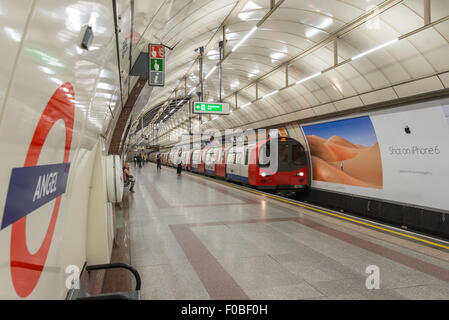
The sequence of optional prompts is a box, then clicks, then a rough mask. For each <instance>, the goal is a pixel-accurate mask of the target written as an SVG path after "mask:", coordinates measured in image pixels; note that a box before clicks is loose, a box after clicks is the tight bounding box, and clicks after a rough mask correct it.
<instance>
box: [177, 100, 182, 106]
mask: <svg viewBox="0 0 449 320" xmlns="http://www.w3.org/2000/svg"><path fill="white" fill-rule="evenodd" d="M183 102H184V99H182V100H181V101H179V102H178V105H177V107H179V106H180V105H181V104H182V103H183Z"/></svg>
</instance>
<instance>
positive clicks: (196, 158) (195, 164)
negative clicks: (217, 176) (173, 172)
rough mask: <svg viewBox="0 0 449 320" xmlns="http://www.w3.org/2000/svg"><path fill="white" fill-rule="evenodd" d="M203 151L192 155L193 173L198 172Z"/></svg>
mask: <svg viewBox="0 0 449 320" xmlns="http://www.w3.org/2000/svg"><path fill="white" fill-rule="evenodd" d="M200 153H201V150H195V151H194V152H193V154H192V171H198V165H199V163H200Z"/></svg>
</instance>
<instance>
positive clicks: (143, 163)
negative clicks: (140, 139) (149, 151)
mask: <svg viewBox="0 0 449 320" xmlns="http://www.w3.org/2000/svg"><path fill="white" fill-rule="evenodd" d="M142 166H145V153H142Z"/></svg>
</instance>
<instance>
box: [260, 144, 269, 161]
mask: <svg viewBox="0 0 449 320" xmlns="http://www.w3.org/2000/svg"><path fill="white" fill-rule="evenodd" d="M258 158H259V159H258V166H259V167H268V166H270V143H268V142H267V143H265V144H264V145H262V147H260V149H259V157H258Z"/></svg>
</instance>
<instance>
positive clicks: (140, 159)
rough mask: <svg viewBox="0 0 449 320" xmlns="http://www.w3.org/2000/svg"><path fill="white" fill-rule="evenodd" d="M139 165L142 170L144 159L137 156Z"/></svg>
mask: <svg viewBox="0 0 449 320" xmlns="http://www.w3.org/2000/svg"><path fill="white" fill-rule="evenodd" d="M137 164H138V165H139V168H142V157H141V156H140V154H139V155H138V156H137Z"/></svg>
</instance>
